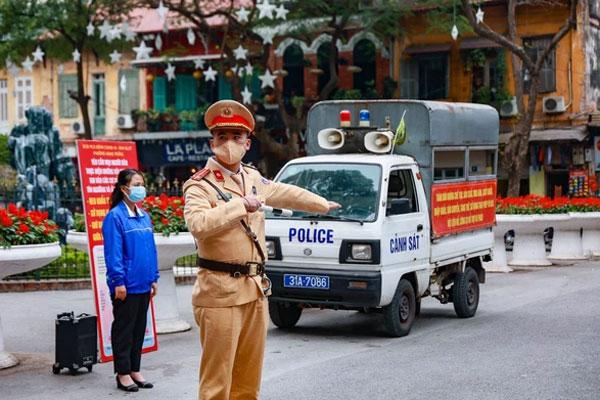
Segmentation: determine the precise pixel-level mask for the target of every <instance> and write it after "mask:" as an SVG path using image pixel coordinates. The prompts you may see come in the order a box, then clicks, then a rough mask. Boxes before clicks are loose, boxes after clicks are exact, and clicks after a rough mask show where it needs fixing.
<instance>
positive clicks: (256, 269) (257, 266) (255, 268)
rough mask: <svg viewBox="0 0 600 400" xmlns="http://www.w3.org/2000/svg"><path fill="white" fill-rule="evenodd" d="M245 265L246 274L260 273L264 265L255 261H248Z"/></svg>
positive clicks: (254, 274)
mask: <svg viewBox="0 0 600 400" xmlns="http://www.w3.org/2000/svg"><path fill="white" fill-rule="evenodd" d="M246 266H247V267H248V276H257V275H262V274H263V273H264V271H265V268H264V265H263V264H262V263H259V262H256V261H248V262H247V263H246Z"/></svg>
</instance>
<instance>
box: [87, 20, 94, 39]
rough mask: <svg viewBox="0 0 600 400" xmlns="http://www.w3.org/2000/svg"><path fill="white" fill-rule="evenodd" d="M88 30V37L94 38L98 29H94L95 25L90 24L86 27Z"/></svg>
mask: <svg viewBox="0 0 600 400" xmlns="http://www.w3.org/2000/svg"><path fill="white" fill-rule="evenodd" d="M86 29H87V35H88V36H94V31H95V30H96V28H94V24H92V23H91V22H90V23H89V24H88V26H87V27H86Z"/></svg>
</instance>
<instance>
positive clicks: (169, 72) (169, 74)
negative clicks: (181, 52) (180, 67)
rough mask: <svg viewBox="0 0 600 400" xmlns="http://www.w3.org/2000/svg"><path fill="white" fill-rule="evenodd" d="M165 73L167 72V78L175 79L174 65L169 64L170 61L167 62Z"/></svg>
mask: <svg viewBox="0 0 600 400" xmlns="http://www.w3.org/2000/svg"><path fill="white" fill-rule="evenodd" d="M165 73H166V74H167V80H169V81H172V80H173V79H175V66H174V65H171V63H169V64H167V68H166V69H165Z"/></svg>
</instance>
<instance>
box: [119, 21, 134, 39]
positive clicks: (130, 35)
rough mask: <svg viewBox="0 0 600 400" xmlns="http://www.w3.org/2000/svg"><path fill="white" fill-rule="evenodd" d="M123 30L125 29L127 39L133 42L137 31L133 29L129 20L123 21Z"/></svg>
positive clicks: (124, 34) (124, 33)
mask: <svg viewBox="0 0 600 400" xmlns="http://www.w3.org/2000/svg"><path fill="white" fill-rule="evenodd" d="M121 30H122V31H123V36H125V40H126V41H128V42H132V41H133V40H134V39H135V32H134V31H133V29H131V26H129V23H128V22H123V24H122V25H121Z"/></svg>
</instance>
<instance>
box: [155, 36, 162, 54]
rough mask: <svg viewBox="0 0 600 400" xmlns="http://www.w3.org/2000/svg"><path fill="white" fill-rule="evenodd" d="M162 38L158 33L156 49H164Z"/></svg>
mask: <svg viewBox="0 0 600 400" xmlns="http://www.w3.org/2000/svg"><path fill="white" fill-rule="evenodd" d="M162 45H163V43H162V38H161V37H160V33H157V34H156V39H154V47H155V48H156V50H161V49H162Z"/></svg>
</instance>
